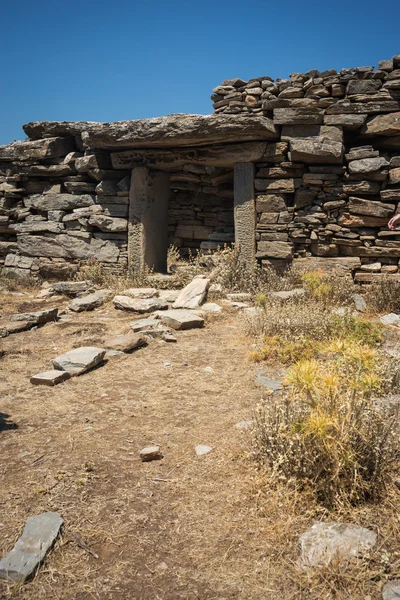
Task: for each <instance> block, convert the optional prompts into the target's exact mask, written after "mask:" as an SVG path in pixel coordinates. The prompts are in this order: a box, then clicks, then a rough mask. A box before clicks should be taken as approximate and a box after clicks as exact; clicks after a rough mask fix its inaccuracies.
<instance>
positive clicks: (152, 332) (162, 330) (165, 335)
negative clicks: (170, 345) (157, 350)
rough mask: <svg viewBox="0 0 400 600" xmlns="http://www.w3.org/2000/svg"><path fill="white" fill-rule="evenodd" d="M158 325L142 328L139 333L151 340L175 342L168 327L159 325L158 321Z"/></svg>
mask: <svg viewBox="0 0 400 600" xmlns="http://www.w3.org/2000/svg"><path fill="white" fill-rule="evenodd" d="M158 323H159V324H158V327H154V328H153V329H143V330H142V331H141V334H142V335H144V336H146V337H148V338H151V339H152V340H163V341H164V342H176V341H177V339H176V337H175V336H174V334H173V333H172V331H171V330H170V329H168V328H167V327H164V326H163V325H160V322H158Z"/></svg>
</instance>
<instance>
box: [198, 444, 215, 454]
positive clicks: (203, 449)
mask: <svg viewBox="0 0 400 600" xmlns="http://www.w3.org/2000/svg"><path fill="white" fill-rule="evenodd" d="M194 449H195V452H196V454H197V456H203V455H204V454H208V453H209V452H211V450H212V448H211V446H205V445H204V444H197V446H195V448H194Z"/></svg>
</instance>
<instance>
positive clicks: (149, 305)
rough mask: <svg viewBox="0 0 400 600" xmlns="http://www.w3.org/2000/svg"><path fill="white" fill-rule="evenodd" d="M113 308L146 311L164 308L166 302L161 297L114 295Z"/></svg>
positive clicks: (138, 311)
mask: <svg viewBox="0 0 400 600" xmlns="http://www.w3.org/2000/svg"><path fill="white" fill-rule="evenodd" d="M113 303H114V306H115V308H120V309H122V310H131V311H133V312H137V313H148V312H154V311H156V310H166V309H167V308H168V302H166V301H165V300H163V299H162V298H143V299H140V298H131V297H129V296H115V298H114V299H113Z"/></svg>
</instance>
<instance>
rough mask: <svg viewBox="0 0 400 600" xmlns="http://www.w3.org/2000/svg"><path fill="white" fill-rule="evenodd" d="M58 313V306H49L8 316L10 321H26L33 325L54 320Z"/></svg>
mask: <svg viewBox="0 0 400 600" xmlns="http://www.w3.org/2000/svg"><path fill="white" fill-rule="evenodd" d="M57 315H58V308H49V309H46V310H38V311H36V312H28V313H18V314H15V315H11V316H10V321H28V322H30V323H34V324H35V325H43V324H44V323H48V322H49V321H55V320H56V319H57Z"/></svg>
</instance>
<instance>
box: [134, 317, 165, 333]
mask: <svg viewBox="0 0 400 600" xmlns="http://www.w3.org/2000/svg"><path fill="white" fill-rule="evenodd" d="M159 325H160V321H158V319H155V318H154V317H147V318H146V319H138V320H137V321H132V322H131V323H129V327H131V329H132V330H133V331H134V332H138V331H143V329H151V328H152V327H158V326H159Z"/></svg>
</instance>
